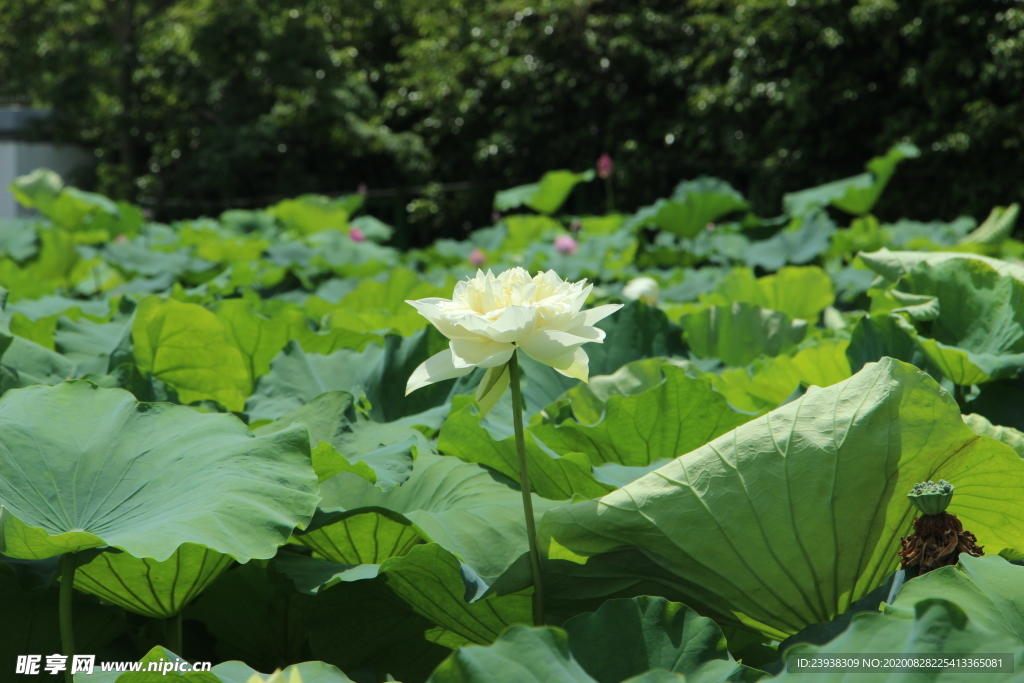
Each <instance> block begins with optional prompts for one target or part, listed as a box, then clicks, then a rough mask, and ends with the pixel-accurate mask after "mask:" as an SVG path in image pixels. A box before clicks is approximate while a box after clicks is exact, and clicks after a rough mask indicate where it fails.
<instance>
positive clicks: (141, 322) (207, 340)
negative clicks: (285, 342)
mask: <svg viewBox="0 0 1024 683" xmlns="http://www.w3.org/2000/svg"><path fill="white" fill-rule="evenodd" d="M132 340H133V341H134V349H133V351H134V354H135V362H136V364H137V365H138V367H139V370H140V371H141V372H143V373H148V374H150V375H152V376H153V377H156V378H157V379H159V380H161V381H162V382H166V383H167V384H169V385H170V386H172V387H174V388H175V390H177V392H178V398H179V399H180V400H181V402H182V403H192V402H193V401H201V400H204V399H212V400H215V401H218V402H219V403H220V404H221V405H223V406H224V407H225V408H227V409H228V410H233V411H238V412H240V411H242V410H243V409H244V407H245V398H246V396H248V395H249V391H250V389H251V387H252V382H251V380H250V378H249V370H248V367H247V365H246V362H245V358H244V357H243V356H242V352H241V351H239V349H238V347H237V346H236V345H235V343H234V341H233V340H232V338H231V335H230V333H229V332H228V330H227V328H226V327H225V325H224V323H223V322H221V320H220V319H219V318H218V317H217V316H216V315H214V314H213V313H211V312H210V311H208V310H206V309H205V308H203V307H202V306H199V305H198V304H188V303H182V302H180V301H176V300H174V299H167V300H163V301H161V300H160V299H159V298H157V297H155V296H154V297H147V298H145V299H143V300H142V301H141V302H140V303H139V307H138V308H137V309H136V311H135V321H134V322H133V323H132Z"/></svg>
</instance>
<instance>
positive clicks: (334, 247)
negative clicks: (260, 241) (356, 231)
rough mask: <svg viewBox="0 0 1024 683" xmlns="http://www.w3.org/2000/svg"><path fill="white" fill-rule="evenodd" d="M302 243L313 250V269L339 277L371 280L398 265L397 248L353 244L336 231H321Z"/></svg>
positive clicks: (367, 242) (359, 243) (362, 243)
mask: <svg viewBox="0 0 1024 683" xmlns="http://www.w3.org/2000/svg"><path fill="white" fill-rule="evenodd" d="M305 241H306V243H307V244H308V245H309V246H310V247H312V248H313V254H314V256H313V259H312V264H313V266H315V267H317V268H325V269H328V270H329V271H330V272H332V273H334V274H335V275H338V276H340V277H358V278H362V277H372V276H374V275H377V274H378V273H383V272H385V271H387V270H388V269H390V268H393V267H395V266H397V265H398V260H399V252H398V251H397V250H396V249H392V248H391V247H383V246H381V245H379V244H376V243H374V242H370V241H365V242H356V241H353V240H351V239H349V237H348V236H347V235H345V234H343V233H341V232H340V231H338V230H324V231H322V232H318V233H316V234H313V235H309V236H307V237H306V239H305ZM299 274H300V275H301V273H299ZM309 288H310V289H311V287H309Z"/></svg>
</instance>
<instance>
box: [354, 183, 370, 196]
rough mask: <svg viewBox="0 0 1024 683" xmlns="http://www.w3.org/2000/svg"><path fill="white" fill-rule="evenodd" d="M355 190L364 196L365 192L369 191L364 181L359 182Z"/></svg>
mask: <svg viewBox="0 0 1024 683" xmlns="http://www.w3.org/2000/svg"><path fill="white" fill-rule="evenodd" d="M356 192H358V193H359V194H361V195H363V196H364V197H365V196H366V193H367V192H369V188H367V187H366V183H359V187H358V188H356Z"/></svg>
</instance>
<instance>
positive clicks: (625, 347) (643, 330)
mask: <svg viewBox="0 0 1024 683" xmlns="http://www.w3.org/2000/svg"><path fill="white" fill-rule="evenodd" d="M597 327H599V328H601V329H602V330H604V331H605V338H604V342H603V343H601V344H587V345H586V346H584V347H583V348H584V349H586V352H587V355H588V356H589V357H590V374H592V375H607V374H610V373H612V372H615V371H616V370H618V369H619V368H621V367H622V366H623V365H625V364H626V363H629V362H631V361H634V360H639V359H641V358H650V357H651V356H679V355H683V352H684V351H685V346H684V345H683V343H682V340H681V330H680V329H679V327H678V326H677V325H675V324H674V323H672V322H670V321H669V319H668V317H667V316H666V315H665V313H664V312H662V311H661V310H659V309H658V308H657V307H655V306H648V305H647V304H645V303H644V302H642V301H630V302H628V303H627V304H626V305H625V306H623V307H622V308H621V309H619V310H618V312H616V313H615V315H612V316H608V317H607V318H605V319H604V320H600V321H598V323H597Z"/></svg>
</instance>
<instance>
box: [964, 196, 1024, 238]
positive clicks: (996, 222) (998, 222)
mask: <svg viewBox="0 0 1024 683" xmlns="http://www.w3.org/2000/svg"><path fill="white" fill-rule="evenodd" d="M1018 214H1020V204H1010V205H1009V206H996V207H993V208H992V212H991V213H989V215H988V218H986V219H985V222H984V223H982V224H981V225H979V226H978V228H977V229H976V230H974V231H973V232H971V234H969V235H967V236H965V237H964V238H963V239H962V240H960V244H984V245H988V246H996V245H998V244H1000V243H1001V242H1003V241H1004V240H1006V239H1007V238H1009V237H1010V235H1012V234H1013V228H1014V226H1015V225H1016V224H1017V216H1018Z"/></svg>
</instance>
